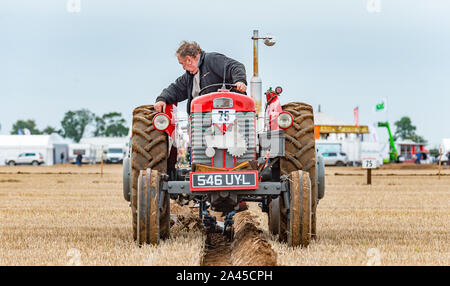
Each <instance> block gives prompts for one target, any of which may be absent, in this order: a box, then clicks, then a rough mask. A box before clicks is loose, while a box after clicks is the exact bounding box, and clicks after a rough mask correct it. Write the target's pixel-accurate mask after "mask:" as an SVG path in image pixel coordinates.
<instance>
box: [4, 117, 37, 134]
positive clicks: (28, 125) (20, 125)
mask: <svg viewBox="0 0 450 286" xmlns="http://www.w3.org/2000/svg"><path fill="white" fill-rule="evenodd" d="M25 129H28V130H30V133H31V134H33V135H34V134H42V132H41V131H39V129H37V128H36V122H35V121H34V120H33V119H28V120H17V121H16V123H14V124H13V127H12V131H11V134H19V130H22V132H25Z"/></svg>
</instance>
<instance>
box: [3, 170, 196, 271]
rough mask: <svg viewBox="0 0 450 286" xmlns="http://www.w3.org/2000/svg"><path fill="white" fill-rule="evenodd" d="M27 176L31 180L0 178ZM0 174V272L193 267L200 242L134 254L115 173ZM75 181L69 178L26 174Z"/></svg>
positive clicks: (192, 238)
mask: <svg viewBox="0 0 450 286" xmlns="http://www.w3.org/2000/svg"><path fill="white" fill-rule="evenodd" d="M17 171H21V172H26V173H28V172H31V174H5V173H9V172H13V173H16V172H17ZM99 171H100V168H99V167H98V166H83V167H81V168H77V167H75V166H70V165H68V166H64V167H28V166H26V167H25V166H23V167H13V168H11V167H2V168H0V179H1V183H0V221H1V222H2V223H1V225H0V265H67V264H78V262H79V264H81V265H199V264H200V261H201V257H202V250H203V243H204V238H203V235H202V234H201V233H199V232H195V233H176V234H175V235H174V237H173V238H172V239H171V240H169V241H166V242H164V243H162V244H161V246H160V247H158V248H155V247H152V246H144V247H142V248H139V247H138V246H137V245H136V244H135V243H134V241H133V239H132V236H131V231H132V230H131V213H130V208H129V207H128V203H127V202H126V201H125V200H124V199H123V196H122V173H121V166H117V165H115V166H109V165H108V166H105V174H104V176H103V178H100V175H97V174H90V173H95V172H99ZM35 172H39V173H51V172H54V173H57V172H64V173H69V172H72V173H76V174H33V173H35Z"/></svg>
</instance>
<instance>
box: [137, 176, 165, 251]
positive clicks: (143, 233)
mask: <svg viewBox="0 0 450 286" xmlns="http://www.w3.org/2000/svg"><path fill="white" fill-rule="evenodd" d="M162 196H163V198H161V197H162ZM161 202H162V204H163V205H161ZM167 202H169V194H167V193H165V192H163V191H162V190H161V174H160V173H159V172H158V171H156V170H151V169H150V168H149V169H147V170H142V171H141V173H140V175H139V178H138V194H137V232H136V237H137V242H138V244H139V245H142V244H152V245H158V244H159V241H160V239H161V238H165V237H164V236H168V234H169V233H168V228H169V227H170V225H166V224H167V221H166V219H165V216H164V213H166V212H169V209H168V205H167Z"/></svg>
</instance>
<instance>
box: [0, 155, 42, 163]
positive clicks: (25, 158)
mask: <svg viewBox="0 0 450 286" xmlns="http://www.w3.org/2000/svg"><path fill="white" fill-rule="evenodd" d="M43 163H44V156H42V154H41V153H36V152H26V153H21V154H19V156H17V157H7V158H6V160H5V164H6V165H10V166H14V165H33V166H39V165H40V164H43Z"/></svg>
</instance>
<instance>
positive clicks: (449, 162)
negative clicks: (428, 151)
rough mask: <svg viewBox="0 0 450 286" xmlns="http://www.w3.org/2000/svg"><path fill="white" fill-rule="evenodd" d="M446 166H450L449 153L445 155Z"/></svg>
mask: <svg viewBox="0 0 450 286" xmlns="http://www.w3.org/2000/svg"><path fill="white" fill-rule="evenodd" d="M447 166H450V152H448V153H447Z"/></svg>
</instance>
